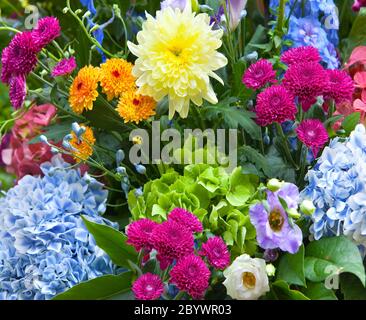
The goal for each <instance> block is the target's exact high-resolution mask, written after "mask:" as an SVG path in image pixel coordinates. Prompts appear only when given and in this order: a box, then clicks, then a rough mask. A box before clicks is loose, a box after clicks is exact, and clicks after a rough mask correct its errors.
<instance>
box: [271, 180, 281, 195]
mask: <svg viewBox="0 0 366 320" xmlns="http://www.w3.org/2000/svg"><path fill="white" fill-rule="evenodd" d="M282 186H283V182H281V181H280V180H278V179H271V180H269V181H268V183H267V188H268V189H269V190H270V191H272V192H276V191H278V190H279V189H281V188H282Z"/></svg>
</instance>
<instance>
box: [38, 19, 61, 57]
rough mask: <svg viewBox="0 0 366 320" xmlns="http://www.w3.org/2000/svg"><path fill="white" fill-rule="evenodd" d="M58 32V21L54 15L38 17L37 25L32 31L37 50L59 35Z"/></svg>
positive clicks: (59, 29) (59, 28)
mask: <svg viewBox="0 0 366 320" xmlns="http://www.w3.org/2000/svg"><path fill="white" fill-rule="evenodd" d="M60 34H61V27H60V23H59V21H58V19H57V18H55V17H45V18H42V19H40V20H39V21H38V25H37V27H36V28H35V29H34V30H33V31H32V35H33V39H34V43H35V45H36V47H37V49H38V50H39V51H40V50H42V49H43V48H44V47H45V46H47V45H48V44H49V43H51V42H52V41H53V40H55V39H56V38H57V37H59V36H60Z"/></svg>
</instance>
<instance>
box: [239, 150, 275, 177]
mask: <svg viewBox="0 0 366 320" xmlns="http://www.w3.org/2000/svg"><path fill="white" fill-rule="evenodd" d="M238 155H239V161H240V162H241V163H245V162H246V161H249V162H251V163H253V164H255V166H256V168H258V169H259V170H262V171H263V173H264V174H265V175H266V176H270V172H271V171H270V168H269V165H268V161H267V159H266V157H265V156H263V155H262V154H261V153H259V152H258V151H257V150H256V149H254V148H252V147H251V146H245V145H244V146H241V147H240V148H239V149H238Z"/></svg>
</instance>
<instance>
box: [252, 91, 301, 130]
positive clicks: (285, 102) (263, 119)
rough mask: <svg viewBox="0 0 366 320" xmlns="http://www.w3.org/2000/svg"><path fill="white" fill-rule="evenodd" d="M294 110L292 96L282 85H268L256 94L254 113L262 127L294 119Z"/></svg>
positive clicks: (295, 110)
mask: <svg viewBox="0 0 366 320" xmlns="http://www.w3.org/2000/svg"><path fill="white" fill-rule="evenodd" d="M296 112H297V109H296V105H295V102H294V98H293V96H292V95H291V94H290V93H289V92H288V91H287V90H286V88H284V87H283V86H277V85H276V86H272V87H269V88H267V89H266V90H264V91H263V92H261V93H260V94H259V95H258V98H257V105H256V107H255V113H256V114H257V123H258V124H259V125H260V126H262V127H265V126H268V125H270V124H272V123H275V122H277V123H283V122H285V121H286V120H295V115H296Z"/></svg>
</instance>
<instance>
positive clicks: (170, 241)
mask: <svg viewBox="0 0 366 320" xmlns="http://www.w3.org/2000/svg"><path fill="white" fill-rule="evenodd" d="M151 240H152V243H153V247H154V249H156V251H157V252H158V260H159V261H161V262H162V261H163V262H164V263H163V264H161V266H160V267H161V269H165V268H166V267H167V266H168V265H169V264H171V263H172V262H173V260H178V259H180V258H182V257H184V256H186V255H188V254H191V253H193V251H194V238H193V234H192V232H191V231H189V230H188V229H186V228H182V225H180V224H179V223H177V222H175V221H172V220H169V221H165V222H163V223H161V224H159V225H158V226H156V227H155V228H154V230H153V232H152V235H151Z"/></svg>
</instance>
